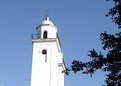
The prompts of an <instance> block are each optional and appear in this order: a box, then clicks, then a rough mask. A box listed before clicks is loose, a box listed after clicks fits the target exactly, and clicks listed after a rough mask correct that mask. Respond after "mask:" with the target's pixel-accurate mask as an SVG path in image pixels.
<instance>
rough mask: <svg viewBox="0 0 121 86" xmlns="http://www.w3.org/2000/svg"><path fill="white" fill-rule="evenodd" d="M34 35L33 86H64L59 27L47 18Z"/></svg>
mask: <svg viewBox="0 0 121 86" xmlns="http://www.w3.org/2000/svg"><path fill="white" fill-rule="evenodd" d="M36 30H37V34H36V35H32V45H33V54H32V72H31V86H64V73H63V72H62V71H64V70H65V64H64V60H63V53H62V51H61V46H60V41H59V38H58V33H57V32H58V31H57V27H56V26H55V25H54V24H53V22H52V21H51V20H50V19H49V17H46V18H45V20H44V21H43V22H42V23H41V24H40V25H39V26H38V27H37V28H36Z"/></svg>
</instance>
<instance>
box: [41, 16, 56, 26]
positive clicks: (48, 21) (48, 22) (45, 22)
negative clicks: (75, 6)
mask: <svg viewBox="0 0 121 86" xmlns="http://www.w3.org/2000/svg"><path fill="white" fill-rule="evenodd" d="M41 25H54V24H53V23H52V21H50V19H49V17H46V19H45V20H44V21H43V22H42V23H41Z"/></svg>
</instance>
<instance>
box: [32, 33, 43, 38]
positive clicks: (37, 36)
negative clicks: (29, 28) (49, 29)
mask: <svg viewBox="0 0 121 86" xmlns="http://www.w3.org/2000/svg"><path fill="white" fill-rule="evenodd" d="M31 38H32V39H40V38H41V35H40V34H31Z"/></svg>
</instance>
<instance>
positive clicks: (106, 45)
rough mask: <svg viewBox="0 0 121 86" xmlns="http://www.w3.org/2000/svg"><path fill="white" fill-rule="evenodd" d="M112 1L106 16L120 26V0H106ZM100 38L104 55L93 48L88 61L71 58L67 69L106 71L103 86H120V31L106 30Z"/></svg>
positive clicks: (89, 72)
mask: <svg viewBox="0 0 121 86" xmlns="http://www.w3.org/2000/svg"><path fill="white" fill-rule="evenodd" d="M106 1H113V2H114V7H112V8H111V9H110V10H109V12H108V14H107V15H106V16H111V18H112V20H113V22H114V23H115V24H117V25H118V28H119V29H120V28H121V0H106ZM100 40H101V43H102V45H103V46H102V48H103V50H106V51H107V53H106V54H105V55H104V54H102V53H101V52H99V53H97V51H96V50H95V49H93V50H90V51H89V54H88V56H89V57H90V58H91V60H90V61H88V62H82V61H79V60H73V62H72V65H71V67H70V68H68V69H67V71H66V74H69V71H73V72H74V73H76V72H78V71H81V72H82V73H83V74H90V75H92V74H94V73H95V72H96V71H97V70H99V69H100V70H101V71H103V72H106V74H107V75H106V79H105V85H104V86H121V32H119V33H115V34H108V33H107V32H106V31H105V32H104V33H101V35H100Z"/></svg>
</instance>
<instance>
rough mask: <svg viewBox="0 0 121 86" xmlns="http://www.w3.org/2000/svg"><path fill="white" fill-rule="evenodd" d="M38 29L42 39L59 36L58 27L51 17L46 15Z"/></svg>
mask: <svg viewBox="0 0 121 86" xmlns="http://www.w3.org/2000/svg"><path fill="white" fill-rule="evenodd" d="M36 29H37V33H38V35H39V34H40V37H41V39H45V38H57V28H56V26H54V24H53V22H52V21H51V20H50V19H49V17H46V18H45V20H44V21H43V22H42V23H41V24H40V25H39V26H38V27H37V28H36Z"/></svg>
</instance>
